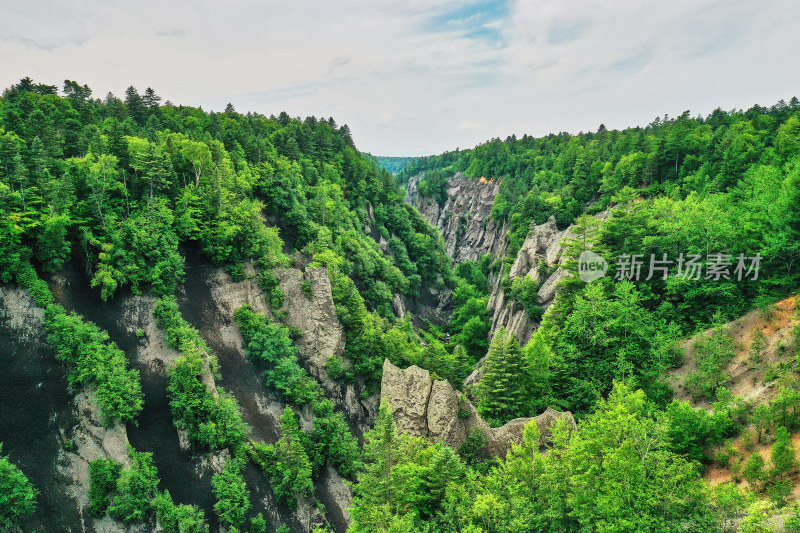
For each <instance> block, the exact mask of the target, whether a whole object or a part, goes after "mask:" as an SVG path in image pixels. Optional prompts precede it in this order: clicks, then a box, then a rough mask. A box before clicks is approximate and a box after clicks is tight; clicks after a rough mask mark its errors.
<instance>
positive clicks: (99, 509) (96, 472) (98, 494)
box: [89, 459, 122, 517]
mask: <svg viewBox="0 0 800 533" xmlns="http://www.w3.org/2000/svg"><path fill="white" fill-rule="evenodd" d="M121 471H122V466H121V465H120V464H119V463H118V462H116V461H114V460H112V459H95V460H94V461H91V462H90V463H89V512H90V513H91V514H92V516H96V517H101V516H104V515H105V514H106V511H107V510H108V505H109V503H110V500H109V496H110V495H111V494H112V493H113V492H114V491H115V490H116V488H117V480H118V479H119V476H120V472H121Z"/></svg>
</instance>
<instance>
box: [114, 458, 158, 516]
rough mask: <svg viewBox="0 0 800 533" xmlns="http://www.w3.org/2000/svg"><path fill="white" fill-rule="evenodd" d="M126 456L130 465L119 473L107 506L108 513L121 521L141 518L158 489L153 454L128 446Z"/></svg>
mask: <svg viewBox="0 0 800 533" xmlns="http://www.w3.org/2000/svg"><path fill="white" fill-rule="evenodd" d="M128 456H129V457H130V458H131V466H130V467H128V468H126V469H124V470H122V471H121V472H120V473H119V477H118V478H117V485H116V490H115V492H114V494H112V496H111V504H110V506H109V507H108V514H109V515H111V516H112V517H113V518H115V519H117V520H121V521H123V522H131V521H134V520H143V519H144V518H145V515H146V514H147V512H148V511H149V510H150V509H151V502H152V500H153V498H155V496H156V494H157V489H158V470H156V467H155V465H154V464H153V454H151V453H146V452H137V451H136V450H134V449H133V448H132V447H130V446H128ZM106 475H107V474H106ZM106 479H108V478H106Z"/></svg>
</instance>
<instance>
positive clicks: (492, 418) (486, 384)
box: [478, 328, 526, 425]
mask: <svg viewBox="0 0 800 533" xmlns="http://www.w3.org/2000/svg"><path fill="white" fill-rule="evenodd" d="M525 376H526V371H525V365H524V363H523V358H522V350H521V348H520V345H519V341H518V340H517V338H516V337H515V336H514V334H512V333H509V332H508V331H506V330H505V328H501V329H500V330H498V332H497V333H496V334H495V336H494V339H493V340H492V344H491V346H490V347H489V353H488V355H487V358H486V371H485V373H484V375H483V378H482V379H481V382H480V387H479V391H478V398H479V400H478V412H479V413H480V414H481V416H483V417H484V418H485V419H486V420H487V421H488V422H489V423H490V424H492V425H501V424H503V423H505V422H508V421H509V420H511V419H513V418H516V417H519V416H521V415H522V411H523V404H524V400H525V390H524V387H525V384H526V383H525V382H526V380H525Z"/></svg>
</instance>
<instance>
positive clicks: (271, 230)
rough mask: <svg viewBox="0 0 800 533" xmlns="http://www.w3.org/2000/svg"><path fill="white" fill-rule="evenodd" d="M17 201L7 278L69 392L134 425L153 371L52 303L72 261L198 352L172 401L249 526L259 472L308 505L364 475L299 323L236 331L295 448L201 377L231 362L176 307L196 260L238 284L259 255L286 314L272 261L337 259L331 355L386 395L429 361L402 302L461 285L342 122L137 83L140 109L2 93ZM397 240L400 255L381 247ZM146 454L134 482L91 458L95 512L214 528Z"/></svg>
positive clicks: (4, 160)
mask: <svg viewBox="0 0 800 533" xmlns="http://www.w3.org/2000/svg"><path fill="white" fill-rule="evenodd" d="M0 198H2V201H0V215H1V216H0V234H1V235H0V277H1V278H2V281H3V282H4V283H8V282H12V281H16V282H17V283H19V284H20V285H21V286H23V287H25V288H27V289H29V290H30V291H31V293H32V295H33V296H34V299H35V301H36V303H37V304H38V305H39V306H40V307H42V308H43V309H44V310H45V326H46V329H47V332H48V341H49V342H50V343H51V344H52V345H53V346H54V347H55V348H56V351H57V357H58V359H59V360H61V361H63V362H64V364H65V365H66V366H67V368H68V369H69V380H70V385H72V386H73V387H75V388H81V387H90V388H91V389H92V390H94V391H95V394H94V397H95V400H96V402H97V403H98V406H99V408H100V412H101V413H102V415H103V416H104V417H105V419H106V421H107V423H109V424H113V423H115V422H117V421H119V422H127V421H135V420H136V417H137V415H138V413H139V412H140V411H141V409H142V402H143V395H142V389H141V385H140V379H139V374H138V372H137V371H136V370H132V369H130V368H129V364H128V362H127V361H126V357H125V354H124V352H123V351H122V350H120V349H119V348H118V347H117V346H116V345H115V344H114V343H113V342H110V340H109V335H108V334H107V333H106V332H104V331H103V330H101V329H99V328H97V327H96V326H95V325H94V324H92V323H91V322H88V321H86V320H84V319H83V318H82V317H81V316H79V315H76V314H74V313H68V312H67V311H65V309H64V308H63V307H61V306H60V305H58V304H57V303H54V299H53V296H52V294H51V293H50V290H49V288H48V285H47V283H45V281H44V279H45V278H46V277H47V276H49V275H51V274H53V273H57V272H59V271H60V269H62V268H63V267H64V265H65V264H66V263H67V262H69V261H71V260H75V261H79V262H80V264H81V266H82V268H83V269H84V270H85V271H86V272H87V273H88V275H89V276H90V279H91V286H92V287H93V288H94V289H95V290H96V291H98V293H99V294H100V295H101V296H102V299H103V300H109V299H112V298H114V296H115V294H117V293H118V292H119V291H120V289H121V288H123V287H124V288H126V289H128V290H130V291H132V292H133V293H134V294H139V293H142V292H149V293H151V294H153V295H155V296H159V297H161V300H160V301H159V304H158V305H157V306H156V310H155V315H156V319H157V322H158V325H159V327H161V328H162V329H163V330H164V332H165V334H166V337H167V341H168V343H169V344H170V346H172V347H173V348H175V349H176V350H178V351H179V352H180V353H181V354H182V356H181V357H180V358H179V359H178V361H177V363H176V365H175V367H174V368H173V369H171V370H170V374H169V387H168V390H167V393H168V395H169V398H170V406H171V409H172V413H173V418H174V423H175V426H176V427H177V428H179V429H181V430H182V431H185V432H186V433H187V435H188V437H189V439H191V440H192V441H193V442H195V443H196V444H197V445H199V446H201V447H204V448H206V449H210V450H214V449H229V450H230V451H231V453H232V454H233V457H234V458H235V459H234V460H232V461H230V466H229V467H226V470H225V472H223V473H222V474H219V476H221V477H220V478H219V481H217V480H216V478H215V483H214V487H215V492H216V494H217V497H218V504H217V506H216V507H215V510H216V512H217V514H218V515H219V518H220V520H221V521H222V523H225V524H228V525H229V526H232V527H241V526H242V524H243V521H244V517H245V516H246V511H247V508H248V507H249V504H248V503H247V498H248V496H247V495H246V494H243V493H242V492H241V491H239V492H238V493H236V492H235V491H234V492H233V493H232V492H231V491H233V488H231V487H233V486H235V485H236V484H237V483H239V484H241V481H236V480H240V479H241V468H242V465H243V463H244V462H245V461H248V460H253V461H254V462H255V463H256V464H257V465H259V466H261V467H262V469H263V470H264V473H265V475H266V476H267V477H268V478H269V479H271V480H272V482H273V487H274V490H275V493H276V495H277V496H278V498H279V499H280V500H282V501H285V502H286V503H287V504H288V505H292V504H293V502H294V500H295V498H296V497H298V496H308V495H310V492H309V490H310V487H311V483H312V478H313V479H316V477H317V476H318V475H319V473H320V468H321V466H322V465H324V464H325V463H326V462H328V461H330V463H331V464H332V465H334V466H335V467H336V468H337V469H338V470H339V471H340V472H341V474H342V475H343V476H345V477H352V476H353V474H354V471H355V470H356V469H357V467H358V465H359V464H360V463H359V451H358V446H357V444H356V441H355V440H354V438H353V436H352V435H351V433H350V430H349V428H347V426H346V424H345V423H344V420H343V418H342V416H341V414H339V413H336V412H334V406H333V403H332V402H330V400H328V399H326V398H324V395H323V394H322V391H321V389H320V387H319V385H318V384H317V383H316V381H314V380H313V379H311V378H310V377H309V376H308V375H307V374H306V373H305V370H303V368H302V367H301V366H299V364H298V363H297V361H296V358H295V356H294V352H295V351H296V348H294V345H293V343H294V342H295V339H294V338H290V337H289V336H288V333H287V331H288V330H287V329H286V328H285V326H283V325H281V324H279V323H278V324H272V323H267V322H264V321H265V320H266V318H265V317H259V316H254V315H253V313H252V312H251V311H249V310H247V309H241V310H239V312H238V313H237V320H239V324H240V326H241V328H242V331H243V333H244V334H245V338H246V339H247V343H248V344H247V350H248V351H249V353H250V355H251V357H252V358H253V359H254V361H257V362H258V364H260V365H262V367H263V368H264V379H265V385H266V387H267V390H269V391H270V392H271V393H274V394H277V395H278V397H279V398H281V399H282V401H284V402H286V404H287V405H288V406H290V407H288V408H287V412H286V413H285V416H284V418H285V420H284V423H283V424H282V428H283V434H284V435H283V438H282V439H281V440H280V441H279V442H278V443H276V444H274V445H267V444H263V443H257V442H252V443H250V442H248V441H247V437H248V433H249V428H248V427H247V426H246V425H245V424H244V422H243V421H242V417H241V413H240V408H239V405H238V404H237V402H236V399H235V398H234V397H233V396H232V395H229V394H227V393H226V392H225V391H222V390H219V391H218V392H219V394H213V395H212V394H211V393H210V392H209V391H208V390H207V389H206V387H205V385H204V384H203V376H204V375H205V374H206V373H209V372H210V373H212V374H214V373H217V374H218V372H219V369H218V365H217V364H216V360H215V358H214V356H213V354H211V352H210V351H209V349H208V347H207V346H206V345H205V343H204V342H203V340H202V339H201V338H200V337H199V335H198V332H197V331H196V330H194V329H193V328H192V327H191V326H190V325H189V324H188V323H187V322H186V321H185V320H184V319H183V318H182V317H181V315H180V312H179V310H178V307H177V305H176V303H175V300H174V298H173V297H172V296H171V295H172V293H173V292H174V291H175V289H176V287H177V286H178V285H179V284H180V283H181V282H182V280H183V277H184V267H185V259H184V256H185V252H186V249H187V248H188V247H193V249H197V250H199V251H200V253H201V254H202V255H203V256H204V258H205V259H206V260H207V261H209V262H211V263H213V264H215V265H219V266H222V267H224V268H225V269H226V270H227V271H228V272H229V273H230V274H231V276H233V278H234V279H241V277H242V276H243V274H244V262H245V261H252V263H253V264H254V266H255V267H256V268H257V269H258V272H259V284H260V285H261V286H262V288H263V289H264V291H265V293H266V294H267V295H268V298H269V300H270V302H271V303H272V304H273V306H274V308H275V309H277V308H278V307H279V306H280V304H281V300H282V294H281V291H280V289H279V288H278V286H277V282H276V280H275V278H274V276H273V275H272V273H271V269H273V268H275V267H280V266H288V265H289V264H290V263H292V261H293V260H291V259H290V256H292V255H293V254H294V253H296V252H299V253H301V254H303V255H304V256H305V257H306V258H308V259H307V260H310V261H311V262H312V265H311V266H322V267H327V269H328V271H329V274H330V277H331V280H332V284H333V293H334V298H335V303H336V309H337V313H338V314H339V316H340V319H341V321H342V323H343V324H344V326H345V328H346V335H347V340H348V342H347V352H346V356H347V364H346V365H345V362H344V361H332V362H331V363H332V365H336V366H337V367H338V369H339V374H338V375H337V377H338V378H339V379H342V380H350V381H352V380H354V379H356V378H359V379H364V380H365V382H366V384H367V387H368V389H369V390H371V391H373V393H374V392H375V390H376V387H377V386H378V384H379V381H380V371H381V366H382V363H383V360H384V358H386V357H389V358H390V359H392V360H394V361H396V362H397V363H398V364H403V363H404V362H406V361H408V360H415V361H417V362H422V360H421V358H422V357H423V356H424V354H425V350H426V348H424V347H423V343H422V339H421V337H420V336H419V335H418V334H417V333H416V332H415V331H414V329H413V328H412V327H411V325H410V322H408V321H407V320H406V321H398V320H397V318H396V317H395V314H394V311H393V307H392V300H393V297H394V295H399V296H401V297H409V298H413V297H416V296H418V295H419V294H420V293H421V292H424V291H426V290H428V288H429V287H438V288H440V289H442V288H445V287H447V286H452V284H453V283H454V277H453V274H452V271H451V267H450V264H449V260H448V258H447V256H446V255H445V253H444V251H443V245H442V241H441V237H440V236H439V235H438V233H437V232H436V231H435V230H434V229H433V228H432V227H431V226H430V225H429V224H427V223H426V222H425V221H424V220H423V219H422V217H421V216H420V215H419V214H418V213H417V212H416V210H414V209H413V208H411V207H410V206H407V205H405V204H404V202H403V191H402V189H400V188H399V187H398V186H397V185H396V183H395V181H394V179H393V178H392V176H391V175H390V174H389V173H388V172H386V171H384V170H382V169H380V168H379V167H378V166H377V165H376V164H375V163H374V161H373V160H372V159H371V158H369V157H367V156H363V155H362V154H360V153H359V152H358V151H357V150H356V149H355V147H354V146H353V142H352V139H351V137H350V132H349V130H348V128H347V126H338V125H337V124H336V123H335V122H334V121H333V119H324V120H323V119H316V118H314V117H308V118H306V119H304V120H300V119H297V118H292V117H289V116H288V115H286V114H285V113H282V114H280V115H279V116H277V117H275V116H271V117H266V116H262V115H258V114H253V113H248V114H247V115H242V114H239V113H236V112H235V111H234V109H233V108H232V106H228V108H227V109H226V110H225V112H223V113H207V112H204V111H203V110H202V109H197V108H191V107H184V106H176V105H173V104H171V103H169V102H166V103H162V102H161V98H160V97H159V96H158V95H156V94H155V92H154V91H153V90H152V89H147V90H146V91H145V92H144V93H143V94H140V93H139V92H138V91H137V90H136V89H134V88H133V87H130V88H129V89H128V90H127V91H126V93H125V98H124V99H119V98H116V97H115V96H113V95H112V94H109V95H107V96H106V97H105V98H104V99H96V98H93V97H92V91H91V89H90V88H89V87H87V86H85V85H80V84H78V83H76V82H73V81H66V82H65V83H64V86H63V94H62V95H59V93H58V90H57V87H56V86H52V85H46V84H39V83H35V82H33V81H32V80H30V79H28V78H26V79H23V80H21V81H20V82H19V83H18V84H16V85H13V86H12V87H10V88H8V89H6V90H5V92H4V93H3V97H2V99H0ZM381 235H383V236H385V238H386V239H388V240H389V241H390V243H391V250H392V253H389V254H387V253H384V252H383V251H382V250H381V248H380V246H379V245H378V242H376V239H375V237H376V236H378V237H380V236H381ZM401 346H402V347H403V349H398V347H401ZM435 346H438V348H440V350H439V351H440V352H445V353H446V350H444V349H443V348H442V345H441V343H439V344H438V345H435ZM428 349H430V348H428ZM306 405H310V406H311V407H312V409H313V414H314V425H313V428H312V429H311V431H310V432H309V433H305V432H303V431H300V430H299V429H298V428H297V422H296V419H295V415H294V414H293V413H292V409H291V406H294V407H295V408H296V409H301V408H303V407H304V406H306ZM284 426H285V427H284ZM130 456H131V458H132V461H133V465H134V466H133V467H132V468H131V469H130V470H121V469H120V466H119V465H118V464H116V463H114V464H110V463H108V464H107V463H102V464H101V463H98V464H97V465H96V466H93V468H92V472H91V474H92V487H93V488H92V490H93V494H95V496H93V499H92V513H93V514H95V515H97V516H102V515H104V514H106V513H109V514H110V515H111V516H113V517H114V518H117V519H120V520H123V521H125V522H128V521H136V520H141V519H142V518H143V517H144V516H145V515H147V514H148V513H151V512H155V513H157V515H158V517H159V521H160V522H161V523H162V525H164V526H165V527H170V526H168V525H166V524H167V523H171V524H173V526H171V527H172V530H174V531H178V530H180V531H185V530H186V531H188V530H191V531H195V529H186V528H190V527H194V526H193V525H192V524H202V517H200V519H198V517H197V513H198V512H199V511H197V510H196V509H194V508H191V507H186V506H176V505H174V504H172V500H171V498H170V496H169V494H168V493H166V494H162V493H160V492H158V490H157V486H158V477H157V476H158V473H157V471H155V469H154V466H153V465H152V461H151V460H150V459H148V456H147V455H146V454H144V455H143V454H140V453H139V452H137V451H136V450H131V451H130ZM3 461H4V462H3V464H4V465H6V466H4V471H3V479H2V483H4V486H6V484H7V485H8V488H9V490H8V491H7V492H6V493H7V494H8V495H9V496H8V497H9V498H12V499H10V500H9V503H8V506H7V511H4V512H5V513H6V514H4V515H3V517H2V518H3V520H7V521H13V520H21V519H22V518H24V517H26V516H28V515H30V513H31V512H32V510H33V507H34V503H33V502H34V491H33V489H32V488H31V487H30V486H29V485H28V484H27V481H26V480H25V478H24V475H23V474H22V473H20V472H19V470H17V469H16V468H15V467H14V466H13V465H12V464H10V463H8V462H7V460H6V459H3ZM200 514H202V513H200ZM198 520H199V522H198ZM178 522H180V524H182V525H180V526H179V525H178ZM258 523H259V522H258V520H257V519H256V525H254V526H251V530H253V531H255V529H253V528H256V529H257V528H258V527H259V526H258ZM198 527H200V526H198ZM199 530H200V529H198V531H199Z"/></svg>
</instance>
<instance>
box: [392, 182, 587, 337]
mask: <svg viewBox="0 0 800 533" xmlns="http://www.w3.org/2000/svg"><path fill="white" fill-rule="evenodd" d="M420 177H421V175H420V176H415V177H412V178H411V179H410V180H409V182H408V188H407V190H406V201H407V202H409V203H411V204H412V205H414V206H415V207H416V208H417V209H418V210H419V212H420V213H421V214H422V215H423V216H424V217H425V218H426V219H427V220H428V221H429V222H430V223H431V224H433V225H435V226H436V227H438V228H439V230H440V231H441V233H442V237H443V238H444V242H445V249H446V250H447V253H448V254H449V255H450V257H451V258H452V259H453V262H454V263H456V264H457V263H460V262H463V261H474V260H476V259H478V258H479V257H481V256H482V255H484V254H487V253H488V254H491V255H492V256H493V257H497V258H500V257H503V256H505V255H506V253H507V252H508V236H507V228H506V227H505V225H503V226H498V225H497V223H496V222H495V221H494V220H492V218H491V216H490V215H491V212H492V205H493V204H494V199H495V196H497V192H498V190H499V187H500V181H499V180H498V181H486V180H476V179H471V178H467V177H465V176H464V175H463V174H461V173H460V172H459V173H456V174H455V175H454V176H453V177H452V178H450V180H449V181H448V189H447V200H445V202H444V203H443V204H441V205H440V204H439V203H438V202H437V201H436V200H435V199H432V198H427V197H422V196H420V195H419V192H418V183H419V179H420ZM570 229H571V228H567V229H565V230H559V229H558V227H557V226H556V222H555V219H554V218H552V217H551V218H550V220H548V221H547V222H545V223H544V224H539V225H536V224H531V229H530V232H529V233H528V236H527V238H526V239H525V242H524V243H523V245H522V247H521V248H520V250H519V252H517V256H516V258H515V260H514V263H513V265H512V266H511V269H510V270H509V273H508V274H509V277H511V278H520V277H523V276H531V277H532V278H533V279H534V280H535V281H536V282H537V283H538V284H539V294H538V297H539V298H538V299H539V304H540V305H541V306H542V307H543V308H547V306H549V305H550V304H551V303H552V302H553V299H554V298H555V294H556V285H557V284H558V282H559V281H561V280H562V279H564V277H565V276H566V275H567V273H566V272H565V271H564V270H563V269H561V268H560V267H559V265H560V262H561V257H560V255H561V253H562V252H563V247H562V246H561V242H562V241H563V240H564V239H565V238H568V237H569V236H570V235H571V234H570ZM501 281H502V278H501V276H500V275H498V273H492V275H491V276H490V278H489V291H490V297H489V312H490V314H491V316H492V330H491V333H492V335H493V334H494V332H495V331H497V330H498V329H500V328H501V327H504V328H506V329H507V330H509V331H511V332H512V333H514V334H515V335H516V336H517V338H518V339H519V341H520V342H521V343H523V344H524V343H526V342H527V341H528V340H530V337H531V334H532V333H533V331H534V330H535V329H536V326H537V324H536V323H534V322H533V321H532V320H531V319H530V317H529V316H528V313H527V312H526V311H525V310H524V309H523V308H522V306H520V305H518V304H516V303H514V302H511V301H509V300H508V298H507V297H506V295H505V293H504V292H503V289H502V287H501Z"/></svg>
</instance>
